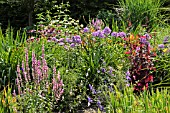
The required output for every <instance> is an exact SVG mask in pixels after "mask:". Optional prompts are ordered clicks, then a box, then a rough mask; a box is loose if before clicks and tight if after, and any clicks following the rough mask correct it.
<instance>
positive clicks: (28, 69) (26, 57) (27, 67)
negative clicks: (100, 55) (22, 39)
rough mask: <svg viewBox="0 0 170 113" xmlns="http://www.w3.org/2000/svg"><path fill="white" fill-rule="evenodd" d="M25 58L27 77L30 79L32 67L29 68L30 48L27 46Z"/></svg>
mask: <svg viewBox="0 0 170 113" xmlns="http://www.w3.org/2000/svg"><path fill="white" fill-rule="evenodd" d="M25 60H26V72H27V78H28V81H30V80H31V78H30V68H29V63H28V49H27V48H26V49H25Z"/></svg>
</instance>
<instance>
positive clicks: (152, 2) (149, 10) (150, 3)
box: [118, 0, 164, 31]
mask: <svg viewBox="0 0 170 113" xmlns="http://www.w3.org/2000/svg"><path fill="white" fill-rule="evenodd" d="M118 2H119V5H120V8H121V9H122V11H121V12H120V16H121V19H122V21H124V22H125V24H126V26H127V27H128V29H129V30H136V29H137V28H138V27H139V26H144V27H145V28H146V30H147V31H150V30H152V28H154V27H156V26H157V25H158V24H157V23H158V22H161V21H160V19H161V18H162V15H161V14H160V8H161V6H162V4H163V3H164V0H163V1H161V0H118Z"/></svg>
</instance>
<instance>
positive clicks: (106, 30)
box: [103, 27, 111, 35]
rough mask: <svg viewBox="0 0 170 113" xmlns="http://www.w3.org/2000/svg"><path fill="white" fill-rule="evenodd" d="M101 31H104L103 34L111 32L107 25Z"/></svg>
mask: <svg viewBox="0 0 170 113" xmlns="http://www.w3.org/2000/svg"><path fill="white" fill-rule="evenodd" d="M103 32H104V34H105V35H109V34H110V33H111V29H110V28H109V27H105V28H104V29H103Z"/></svg>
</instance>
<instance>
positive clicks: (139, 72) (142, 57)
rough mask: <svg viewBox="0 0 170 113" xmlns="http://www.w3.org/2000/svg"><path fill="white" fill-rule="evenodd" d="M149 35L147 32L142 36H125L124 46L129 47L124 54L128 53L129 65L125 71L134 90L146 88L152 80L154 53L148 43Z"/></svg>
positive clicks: (154, 69) (138, 90)
mask: <svg viewBox="0 0 170 113" xmlns="http://www.w3.org/2000/svg"><path fill="white" fill-rule="evenodd" d="M150 39H151V37H150V36H149V35H148V34H145V35H144V36H139V35H137V36H134V35H130V36H129V37H128V38H125V39H124V40H125V43H126V47H127V48H128V49H129V50H128V51H127V52H126V53H125V54H129V55H130V56H129V60H130V62H131V67H130V69H129V70H128V71H127V73H126V75H127V79H129V81H130V82H131V83H132V84H134V92H140V91H143V90H144V89H148V86H149V83H150V82H153V78H154V73H153V72H154V71H156V68H155V67H154V62H153V57H154V56H155V54H156V53H154V52H152V51H151V50H152V46H151V44H150V43H149V40H150Z"/></svg>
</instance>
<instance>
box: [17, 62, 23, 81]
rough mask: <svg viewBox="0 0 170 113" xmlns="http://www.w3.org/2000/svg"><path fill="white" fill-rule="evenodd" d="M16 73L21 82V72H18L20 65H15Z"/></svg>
mask: <svg viewBox="0 0 170 113" xmlns="http://www.w3.org/2000/svg"><path fill="white" fill-rule="evenodd" d="M17 75H18V77H19V81H20V82H22V78H21V72H20V65H19V64H18V65H17Z"/></svg>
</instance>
